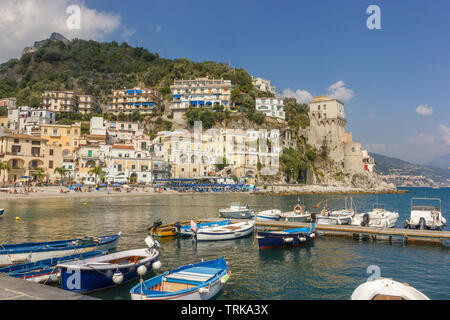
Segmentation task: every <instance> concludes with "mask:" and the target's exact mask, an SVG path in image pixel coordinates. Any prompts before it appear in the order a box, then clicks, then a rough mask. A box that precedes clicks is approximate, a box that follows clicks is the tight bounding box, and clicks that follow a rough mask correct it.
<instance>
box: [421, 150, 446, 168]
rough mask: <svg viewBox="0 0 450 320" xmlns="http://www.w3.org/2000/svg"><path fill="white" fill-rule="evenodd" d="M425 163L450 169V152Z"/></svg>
mask: <svg viewBox="0 0 450 320" xmlns="http://www.w3.org/2000/svg"><path fill="white" fill-rule="evenodd" d="M427 165H430V166H434V167H439V168H441V169H447V170H450V153H449V154H444V155H442V156H438V157H436V158H434V159H433V160H432V161H430V162H429V163H427Z"/></svg>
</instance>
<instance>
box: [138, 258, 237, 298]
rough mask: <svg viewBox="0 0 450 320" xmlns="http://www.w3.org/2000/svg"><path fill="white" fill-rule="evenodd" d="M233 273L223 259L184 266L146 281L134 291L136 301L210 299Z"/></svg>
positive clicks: (141, 282)
mask: <svg viewBox="0 0 450 320" xmlns="http://www.w3.org/2000/svg"><path fill="white" fill-rule="evenodd" d="M230 274H231V271H230V268H229V267H228V263H227V262H226V261H225V259H224V258H223V257H221V258H219V259H216V260H209V261H204V262H199V263H196V264H190V265H186V266H182V267H180V268H178V269H175V270H171V271H166V272H165V273H163V274H161V275H159V276H156V277H154V278H151V279H149V280H146V281H143V280H142V279H141V281H140V283H139V284H137V285H136V286H134V287H133V288H131V290H130V294H131V299H132V300H209V299H211V298H214V297H215V296H216V295H217V294H218V293H219V292H220V290H222V287H223V286H224V284H225V283H226V282H227V281H228V279H229V276H230Z"/></svg>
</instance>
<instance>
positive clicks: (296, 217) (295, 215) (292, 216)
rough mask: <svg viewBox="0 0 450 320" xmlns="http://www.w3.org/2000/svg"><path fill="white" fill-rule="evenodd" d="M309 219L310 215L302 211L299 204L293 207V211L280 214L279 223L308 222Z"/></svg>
mask: <svg viewBox="0 0 450 320" xmlns="http://www.w3.org/2000/svg"><path fill="white" fill-rule="evenodd" d="M310 219H311V213H309V212H308V211H306V210H304V209H303V207H302V206H301V205H300V204H297V205H296V206H295V207H294V210H293V211H287V212H282V213H280V220H281V221H290V222H309V220H310Z"/></svg>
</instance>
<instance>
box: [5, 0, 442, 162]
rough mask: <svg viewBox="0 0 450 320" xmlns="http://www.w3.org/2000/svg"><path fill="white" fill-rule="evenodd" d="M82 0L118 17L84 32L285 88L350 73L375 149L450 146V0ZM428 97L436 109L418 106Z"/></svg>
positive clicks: (349, 106) (397, 151)
mask: <svg viewBox="0 0 450 320" xmlns="http://www.w3.org/2000/svg"><path fill="white" fill-rule="evenodd" d="M5 1H11V0H5ZM42 1H44V2H45V1H48V0H42ZM61 1H62V0H61ZM62 2H67V3H69V4H70V3H75V4H76V3H80V1H78V0H77V1H71V0H64V1H62ZM82 4H83V5H84V6H86V7H87V8H89V9H95V10H96V14H97V16H98V17H99V19H97V21H103V20H101V19H100V18H105V15H108V14H110V15H111V16H114V17H115V18H116V20H115V23H112V24H110V25H109V29H108V30H107V31H105V32H104V33H103V34H99V30H98V29H99V28H100V29H101V26H100V27H98V26H97V27H92V28H91V29H89V32H90V33H88V32H87V31H86V28H85V30H84V32H85V33H84V34H82V35H80V36H79V37H81V38H89V37H90V38H94V39H97V40H103V41H111V40H116V41H118V42H121V41H126V42H128V43H129V44H130V45H133V46H142V47H145V48H148V49H149V50H150V51H152V52H158V53H159V54H160V56H161V57H164V58H179V57H186V58H189V59H191V60H194V61H204V60H214V61H218V62H226V63H230V64H231V65H232V66H234V67H241V68H245V69H246V70H247V71H249V73H250V74H252V75H254V76H260V77H263V78H266V79H269V80H271V81H272V84H273V85H275V86H276V87H277V88H280V89H281V91H284V90H286V89H290V90H291V92H295V91H296V90H302V91H303V92H307V93H308V94H311V95H322V94H327V93H328V92H329V87H330V86H331V85H333V84H335V83H337V82H338V81H341V84H342V85H341V88H340V89H343V90H347V91H346V92H347V93H348V92H350V95H349V96H348V97H347V98H346V101H344V102H345V109H346V117H347V120H348V124H347V131H352V132H353V139H354V140H355V141H360V142H362V143H363V145H364V146H366V147H368V148H369V151H373V152H377V153H382V154H386V155H390V156H396V157H400V158H403V159H405V160H409V161H412V162H416V163H425V162H428V161H430V160H432V159H433V158H434V156H436V155H441V154H447V153H450V96H449V92H450V59H449V52H450V41H449V31H450V19H448V16H449V14H450V1H448V0H433V1H422V0H421V1H415V0H411V1H393V0H390V1H377V0H371V1H362V0H361V1H359V0H354V1H347V0H340V1H338V0H327V1H326V0H316V1H300V0H297V1H254V0H244V1H242V0H240V1H234V0H229V1H214V0H209V1H203V0H201V1H200V0H191V1H159V0H158V1H150V0H130V1H127V2H124V1H119V0H89V1H84V2H82ZM372 4H375V5H378V6H379V7H380V9H381V29H380V30H369V29H368V28H367V27H366V20H367V18H368V17H369V14H367V13H366V9H367V8H368V6H369V5H372ZM41 7H42V3H41ZM101 14H104V15H103V16H99V15H101ZM82 19H83V16H82ZM105 19H107V18H105ZM86 20H87V19H86ZM86 20H85V21H86ZM82 21H83V20H82ZM105 21H106V20H105ZM37 24H39V23H38V22H37ZM41 24H42V26H43V25H44V24H45V23H44V21H42V22H41ZM0 27H1V24H0ZM34 28H36V27H34ZM95 28H97V30H95ZM42 29H44V28H42ZM105 30H106V29H105ZM0 31H1V30H0ZM52 31H57V30H52ZM48 33H49V32H48ZM63 34H64V32H63ZM0 40H1V39H0ZM0 43H1V42H0ZM420 105H424V106H423V107H422V108H420V109H419V110H425V111H427V110H428V112H422V113H421V114H419V113H418V112H417V111H416V109H417V108H418V107H419V106H420Z"/></svg>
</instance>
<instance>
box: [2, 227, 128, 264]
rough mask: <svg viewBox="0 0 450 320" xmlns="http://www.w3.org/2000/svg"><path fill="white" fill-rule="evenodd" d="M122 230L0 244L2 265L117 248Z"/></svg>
mask: <svg viewBox="0 0 450 320" xmlns="http://www.w3.org/2000/svg"><path fill="white" fill-rule="evenodd" d="M120 235H121V232H119V233H118V234H115V235H107V236H99V237H84V238H77V239H69V240H59V241H46V242H26V243H19V244H0V267H1V266H8V265H11V264H18V263H29V262H36V261H39V260H45V259H50V258H54V257H63V256H68V255H73V254H80V253H84V252H89V251H94V250H100V251H107V250H110V249H112V248H115V247H116V246H117V244H118V242H119V239H120Z"/></svg>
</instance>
